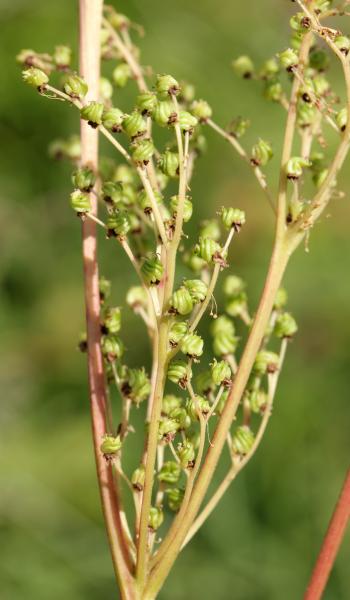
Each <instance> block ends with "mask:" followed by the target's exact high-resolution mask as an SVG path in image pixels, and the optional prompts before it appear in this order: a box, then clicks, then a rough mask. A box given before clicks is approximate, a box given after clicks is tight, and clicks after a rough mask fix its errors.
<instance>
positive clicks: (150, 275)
mask: <svg viewBox="0 0 350 600" xmlns="http://www.w3.org/2000/svg"><path fill="white" fill-rule="evenodd" d="M141 272H142V275H143V276H144V278H145V280H146V281H147V283H149V284H154V285H158V284H159V282H160V280H161V279H162V277H163V272H164V267H163V265H162V263H161V261H160V260H159V258H158V257H155V258H147V259H146V260H145V262H144V263H143V265H142V267H141Z"/></svg>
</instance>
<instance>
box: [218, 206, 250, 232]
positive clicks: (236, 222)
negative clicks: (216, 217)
mask: <svg viewBox="0 0 350 600" xmlns="http://www.w3.org/2000/svg"><path fill="white" fill-rule="evenodd" d="M220 215H221V221H222V224H223V226H224V227H225V228H226V229H232V228H233V229H234V230H235V231H239V230H240V229H241V227H242V226H243V225H244V223H245V212H244V211H243V210H240V209H239V208H231V207H230V208H225V207H222V209H221V211H220Z"/></svg>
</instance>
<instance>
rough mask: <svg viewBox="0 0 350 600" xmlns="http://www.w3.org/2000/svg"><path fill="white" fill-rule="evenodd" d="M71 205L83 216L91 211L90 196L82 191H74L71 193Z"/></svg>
mask: <svg viewBox="0 0 350 600" xmlns="http://www.w3.org/2000/svg"><path fill="white" fill-rule="evenodd" d="M70 204H71V207H72V209H73V210H75V212H76V213H77V214H78V215H83V214H84V213H87V212H90V210H91V202H90V196H89V194H88V193H87V192H82V191H81V190H74V192H72V193H71V195H70Z"/></svg>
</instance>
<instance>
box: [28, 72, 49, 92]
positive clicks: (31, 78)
mask: <svg viewBox="0 0 350 600" xmlns="http://www.w3.org/2000/svg"><path fill="white" fill-rule="evenodd" d="M22 77H23V81H25V82H26V83H28V85H31V86H32V87H35V88H39V89H40V88H43V87H44V86H45V85H46V84H47V83H48V82H49V78H48V76H47V75H46V73H44V71H42V70H41V69H37V68H36V67H30V68H29V69H26V70H25V71H22Z"/></svg>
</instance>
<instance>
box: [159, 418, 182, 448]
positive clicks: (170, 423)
mask: <svg viewBox="0 0 350 600" xmlns="http://www.w3.org/2000/svg"><path fill="white" fill-rule="evenodd" d="M178 430H179V424H178V422H177V421H176V420H175V419H171V418H170V417H167V416H165V417H162V418H161V420H160V422H159V428H158V440H159V441H160V442H163V443H164V444H168V443H169V442H172V441H173V439H174V438H175V436H176V434H177V432H178Z"/></svg>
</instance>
